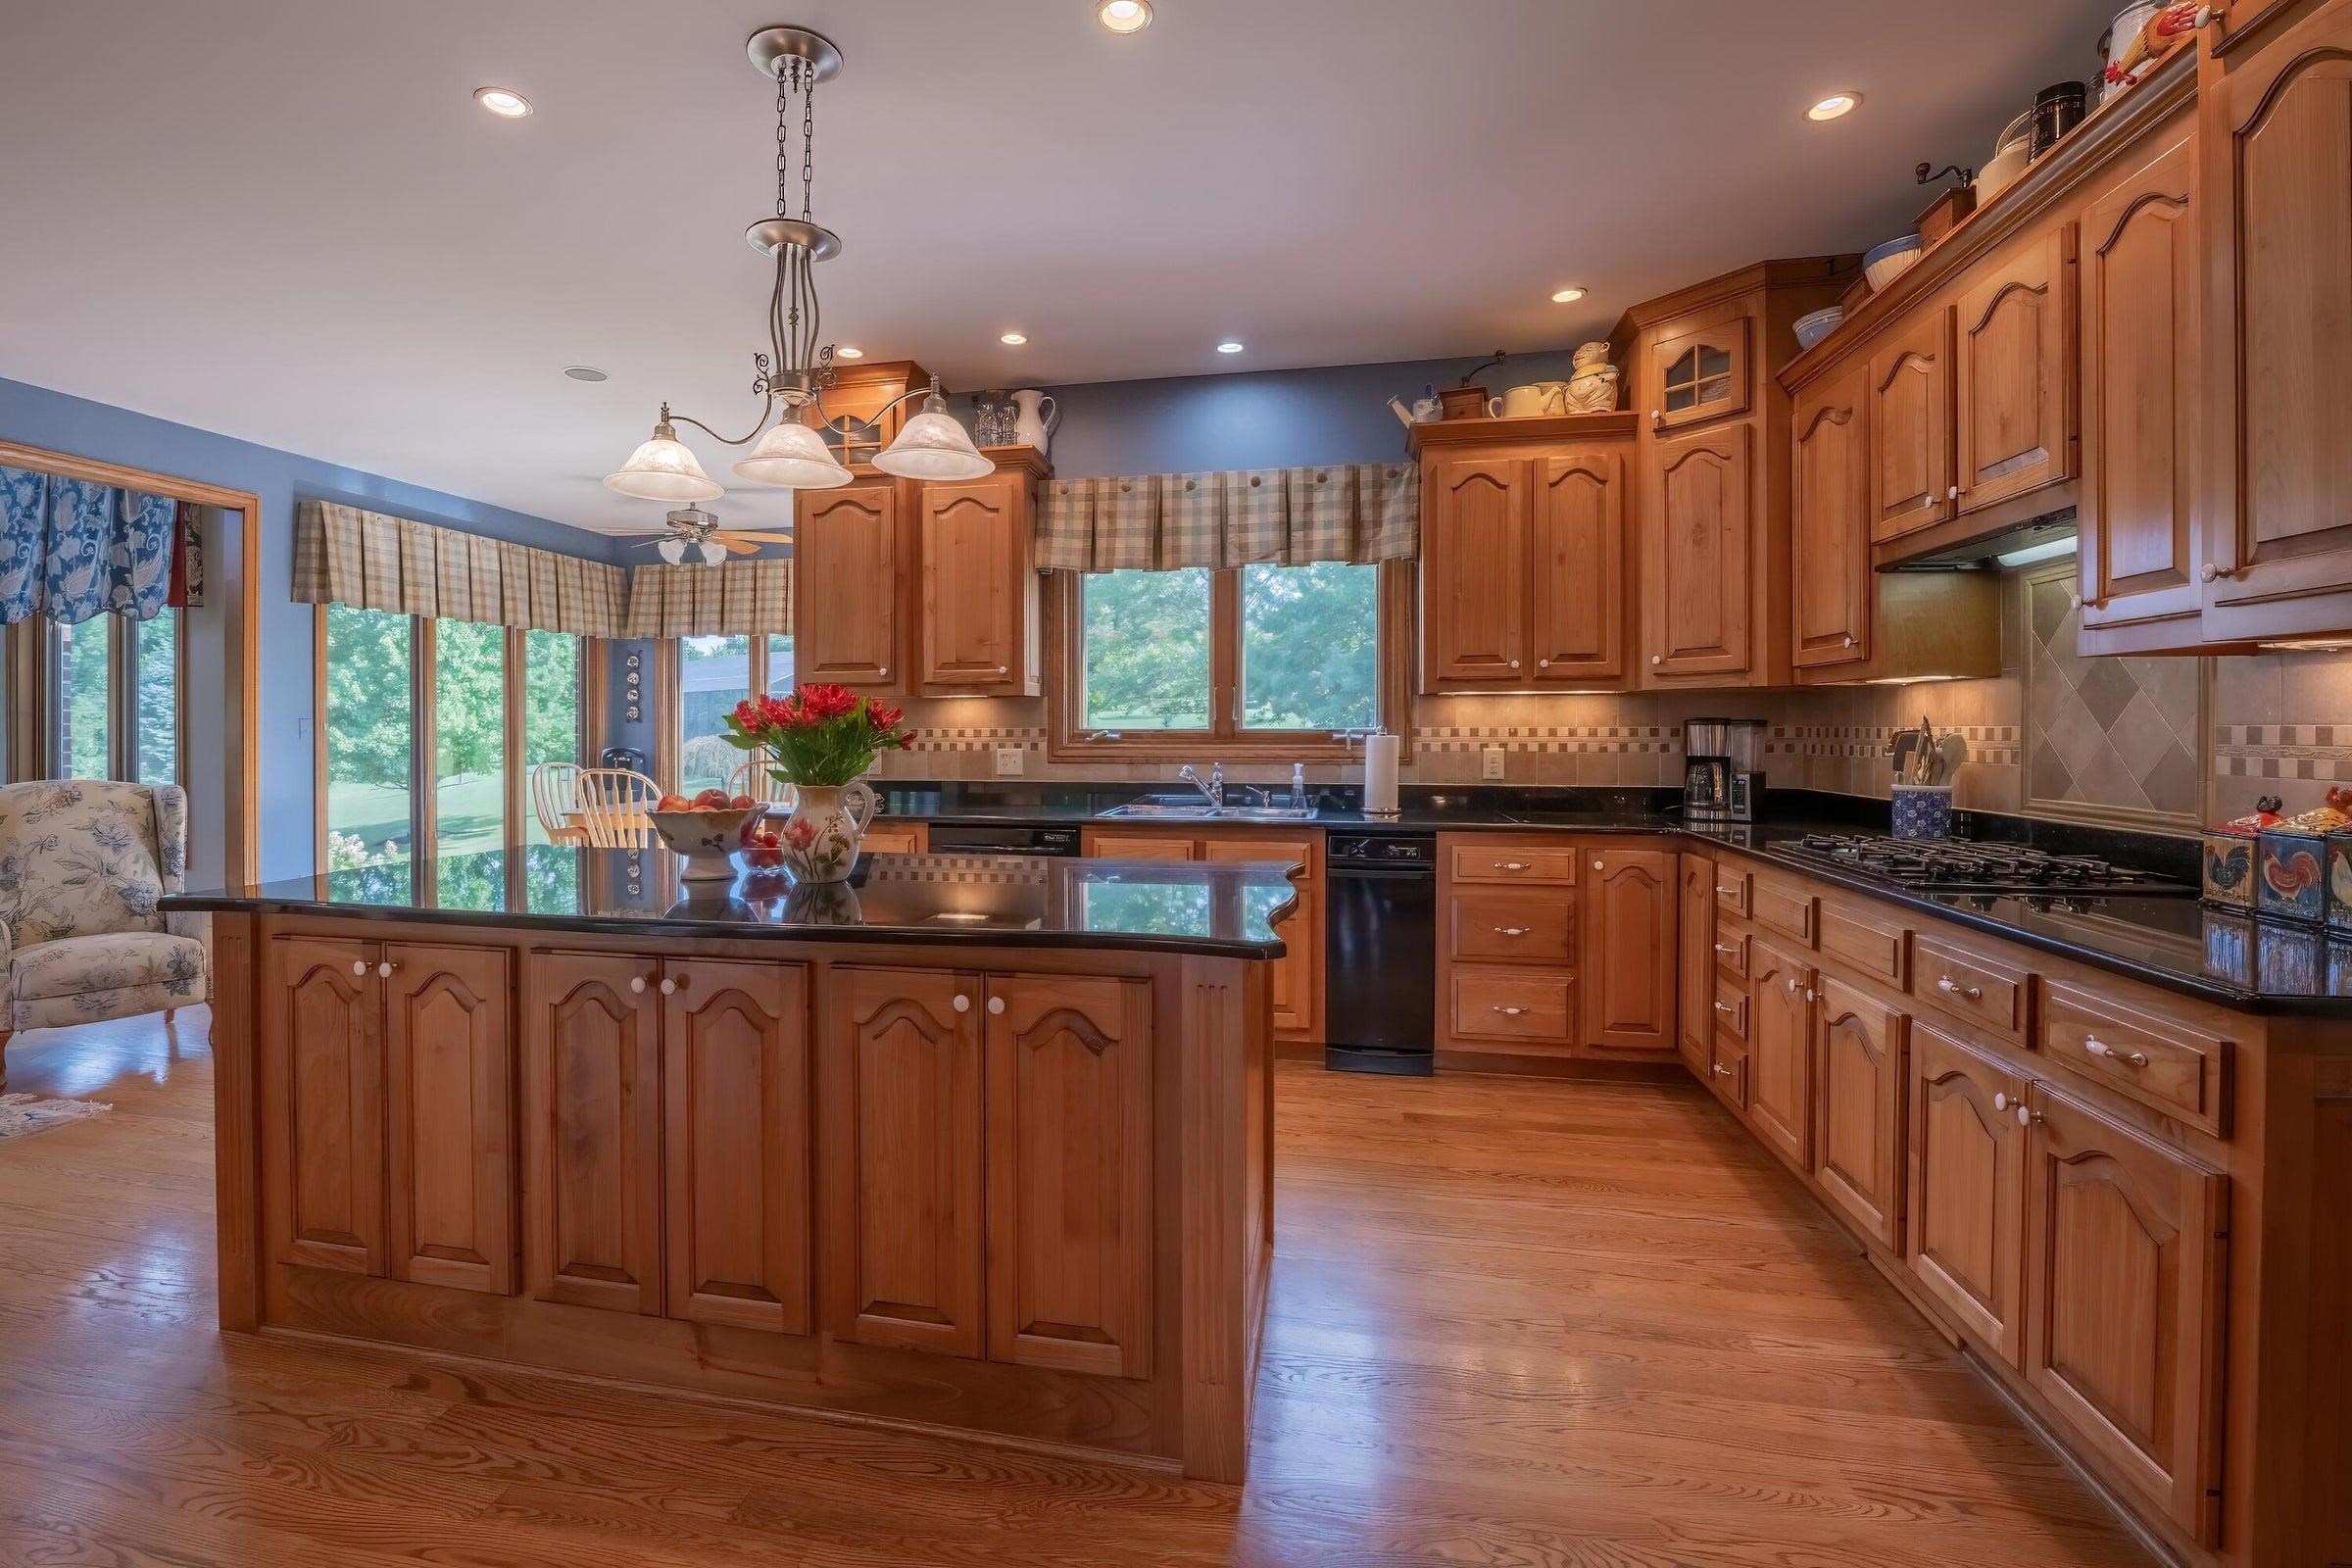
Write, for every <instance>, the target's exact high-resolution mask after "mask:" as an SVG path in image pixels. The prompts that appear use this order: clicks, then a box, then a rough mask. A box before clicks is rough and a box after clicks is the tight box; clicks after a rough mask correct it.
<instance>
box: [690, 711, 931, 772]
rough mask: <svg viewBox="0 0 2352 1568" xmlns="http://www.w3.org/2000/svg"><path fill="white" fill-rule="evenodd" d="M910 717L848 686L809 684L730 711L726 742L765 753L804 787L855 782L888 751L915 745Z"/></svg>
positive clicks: (775, 769)
mask: <svg viewBox="0 0 2352 1568" xmlns="http://www.w3.org/2000/svg"><path fill="white" fill-rule="evenodd" d="M906 718H907V715H906V713H905V712H903V711H901V710H899V709H896V708H884V707H882V706H880V705H879V704H876V703H875V702H873V701H872V700H871V699H869V698H864V697H860V696H858V694H857V693H856V692H854V691H851V690H850V689H849V688H848V687H847V686H829V685H815V686H804V687H802V688H801V689H800V690H799V691H796V692H794V693H793V694H792V695H791V696H789V697H755V698H753V699H751V700H750V701H748V702H741V703H737V704H736V705H735V711H733V712H732V713H729V714H728V715H727V740H728V742H729V743H730V744H732V745H734V746H736V747H738V748H739V749H741V750H743V751H747V752H756V753H760V754H762V755H764V756H765V757H766V758H767V759H768V761H769V763H770V766H769V768H768V773H769V775H770V776H771V777H773V778H774V779H776V780H777V781H778V782H779V783H784V784H793V785H798V786H800V787H802V788H804V789H806V788H809V787H812V786H813V787H818V788H822V787H824V786H826V785H842V784H851V783H855V782H856V781H857V780H858V779H859V778H862V777H864V776H865V774H866V773H868V772H870V771H871V770H872V768H873V765H874V759H875V758H876V757H877V756H879V755H880V754H882V753H883V752H886V751H891V750H894V749H895V750H899V751H904V750H906V749H907V747H909V746H912V745H913V744H914V732H913V731H911V730H908V729H905V728H903V727H902V726H903V725H904V724H905V722H906Z"/></svg>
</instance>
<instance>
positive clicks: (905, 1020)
mask: <svg viewBox="0 0 2352 1568" xmlns="http://www.w3.org/2000/svg"><path fill="white" fill-rule="evenodd" d="M833 979H834V983H835V985H836V986H837V987H838V988H839V990H840V994H841V997H842V1002H841V1004H840V1005H839V1007H838V1008H837V1009H836V1017H837V1022H836V1024H835V1027H836V1028H838V1029H839V1030H840V1032H841V1036H840V1038H839V1040H838V1041H837V1043H836V1045H835V1047H834V1050H833V1056H834V1060H833V1063H832V1067H831V1069H830V1070H831V1071H833V1072H834V1073H835V1074H837V1076H838V1082H837V1083H836V1084H835V1086H834V1088H833V1090H832V1091H831V1093H833V1094H834V1095H836V1096H838V1097H839V1098H838V1099H836V1100H834V1101H832V1102H829V1103H828V1104H827V1105H826V1108H825V1120H826V1125H827V1128H828V1132H829V1136H830V1137H832V1138H834V1139H837V1140H839V1141H840V1143H841V1146H842V1147H843V1149H844V1150H845V1151H846V1160H845V1167H846V1168H842V1169H840V1170H839V1171H838V1180H837V1182H836V1184H835V1187H834V1193H833V1198H832V1201H831V1207H830V1210H829V1213H828V1218H827V1226H826V1228H827V1232H828V1240H827V1242H826V1249H825V1255H826V1259H827V1268H828V1271H829V1272H831V1273H832V1274H833V1276H834V1278H835V1280H836V1282H837V1283H836V1284H835V1285H834V1286H833V1287H830V1288H829V1289H830V1290H832V1291H838V1292H839V1293H840V1294H839V1295H838V1296H829V1297H828V1299H831V1300H832V1301H833V1302H834V1306H833V1308H832V1310H831V1316H832V1318H833V1320H834V1323H835V1330H834V1331H835V1332H836V1333H838V1334H839V1335H841V1337H842V1338H844V1339H850V1340H856V1341H858V1342H860V1343H861V1344H865V1345H885V1346H894V1347H897V1348H902V1349H914V1350H943V1351H947V1352H949V1353H952V1354H955V1355H974V1356H976V1355H979V1354H981V1353H982V1352H983V1351H984V1350H985V1348H986V1346H985V1344H984V1342H983V1340H982V1338H981V1273H982V1263H983V1257H984V1246H985V1242H984V1236H983V1232H982V1228H981V1227H982V1214H983V1208H982V1204H983V1197H982V1183H981V1167H980V1150H981V1098H980V1097H981V1072H980V1014H979V1010H978V1008H979V998H980V982H979V979H978V977H976V976H972V975H960V974H952V973H947V972H944V971H940V970H928V969H857V968H841V969H836V970H834V971H833Z"/></svg>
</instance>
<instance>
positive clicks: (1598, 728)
mask: <svg viewBox="0 0 2352 1568" xmlns="http://www.w3.org/2000/svg"><path fill="white" fill-rule="evenodd" d="M1491 746H1498V747H1500V748H1502V749H1503V750H1504V751H1506V752H1552V753H1561V752H1567V753H1578V752H1584V753H1595V754H1602V755H1612V756H1624V755H1637V756H1653V757H1670V756H1673V755H1675V754H1677V753H1679V752H1681V751H1682V749H1683V738H1682V735H1681V733H1680V732H1679V730H1675V729H1669V728H1667V727H1666V726H1665V725H1663V724H1562V725H1558V726H1556V727H1548V728H1547V727H1544V726H1540V725H1532V724H1495V725H1462V726H1439V727H1433V728H1427V729H1415V730H1414V731H1413V748H1414V750H1415V752H1421V751H1430V752H1441V753H1443V752H1476V751H1484V750H1485V749H1487V748H1488V747H1491Z"/></svg>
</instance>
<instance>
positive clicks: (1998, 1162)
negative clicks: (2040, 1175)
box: [1903, 1022, 2026, 1368]
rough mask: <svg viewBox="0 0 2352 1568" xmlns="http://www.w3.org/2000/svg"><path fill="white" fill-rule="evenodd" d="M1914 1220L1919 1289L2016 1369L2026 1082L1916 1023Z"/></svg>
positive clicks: (2021, 1332)
mask: <svg viewBox="0 0 2352 1568" xmlns="http://www.w3.org/2000/svg"><path fill="white" fill-rule="evenodd" d="M1909 1076H1910V1093H1911V1103H1910V1148H1909V1150H1908V1155H1909V1164H1910V1195H1909V1201H1908V1211H1909V1219H1910V1224H1909V1226H1908V1228H1907V1229H1906V1231H1905V1233H1904V1244H1903V1247H1904V1257H1905V1259H1906V1260H1907V1261H1908V1262H1909V1263H1910V1265H1911V1273H1912V1276H1913V1278H1914V1279H1916V1280H1917V1281H1918V1282H1919V1287H1920V1289H1921V1290H1923V1291H1925V1292H1926V1293H1927V1294H1928V1296H1929V1297H1931V1298H1933V1299H1934V1300H1935V1301H1936V1304H1937V1305H1938V1306H1940V1307H1942V1308H1943V1310H1944V1311H1946V1312H1948V1313H1950V1314H1951V1316H1952V1318H1953V1319H1954V1320H1955V1321H1956V1322H1958V1323H1959V1324H1960V1325H1961V1326H1962V1327H1964V1328H1966V1329H1967V1330H1968V1331H1969V1333H1970V1334H1971V1335H1973V1336H1974V1337H1975V1338H1976V1339H1977V1341H1978V1343H1980V1344H1982V1345H1984V1346H1985V1347H1986V1348H1989V1349H1990V1350H1992V1351H1993V1352H1994V1353H1995V1354H1997V1355H1999V1356H2000V1358H2001V1359H2002V1360H2004V1361H2006V1362H2008V1363H2009V1365H2011V1366H2013V1367H2021V1368H2022V1367H2023V1366H2024V1364H2025V1359H2024V1346H2025V1316H2024V1307H2023V1302H2024V1294H2023V1293H2024V1287H2023V1285H2022V1283H2021V1281H2022V1275H2023V1270H2024V1264H2025V1256H2026V1248H2025V1217H2026V1209H2025V1172H2026V1165H2025V1144H2026V1138H2025V1129H2024V1128H2023V1127H2021V1126H2020V1125H2019V1123H2018V1110H2019V1108H2020V1106H2022V1105H2023V1103H2024V1096H2025V1084H2024V1081H2023V1080H2021V1079H2020V1078H2018V1077H2017V1076H2015V1075H2014V1074H2012V1073H2011V1072H2010V1071H2009V1070H2008V1069H2007V1068H2006V1067H2004V1066H2002V1065H2001V1064H2000V1063H1999V1062H1998V1061H1996V1060H1995V1059H1994V1058H1992V1057H1991V1056H1989V1055H1987V1054H1984V1053H1982V1052H1979V1051H1975V1050H1973V1049H1971V1048H1970V1047H1968V1046H1966V1045H1964V1044H1962V1043H1961V1041H1960V1039H1959V1037H1958V1036H1956V1035H1953V1034H1950V1033H1947V1032H1946V1031H1945V1030H1943V1029H1942V1028H1940V1027H1938V1026H1935V1025H1931V1024H1928V1023H1926V1022H1915V1023H1914V1025H1913V1027H1912V1030H1911V1068H1910V1075H1909Z"/></svg>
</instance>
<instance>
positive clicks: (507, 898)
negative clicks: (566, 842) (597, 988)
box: [163, 845, 1296, 958]
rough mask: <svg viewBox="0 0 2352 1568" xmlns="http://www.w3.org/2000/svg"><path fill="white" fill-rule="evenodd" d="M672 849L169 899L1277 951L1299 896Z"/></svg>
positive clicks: (917, 862)
mask: <svg viewBox="0 0 2352 1568" xmlns="http://www.w3.org/2000/svg"><path fill="white" fill-rule="evenodd" d="M681 863H682V862H681V861H680V860H679V858H677V857H676V856H673V855H671V854H670V853H669V852H668V851H666V850H663V849H660V848H655V849H649V850H644V851H628V850H579V849H559V848H553V847H550V846H547V845H532V846H531V847H529V848H528V849H526V850H523V851H521V852H519V854H518V855H510V854H508V853H505V852H499V851H489V852H485V853H482V854H476V855H463V856H455V857H449V858H443V859H441V860H440V861H438V862H435V861H432V860H429V859H428V860H419V861H415V862H411V863H404V864H398V865H376V866H363V867H360V868H358V869H356V870H347V871H330V872H328V873H327V874H325V875H324V876H319V877H308V876H305V877H293V878H290V879H288V880H285V881H282V882H266V883H263V884H261V885H260V886H258V887H250V888H242V887H240V888H227V889H223V890H220V891H217V892H210V893H188V894H178V895H173V896H172V897H168V898H166V899H165V900H164V901H163V907H164V908H165V909H167V910H170V909H193V910H226V911H234V912H239V913H269V914H314V915H336V916H359V917H362V918H376V919H403V920H406V919H415V920H427V921H433V922H447V923H454V924H462V925H479V926H505V927H516V926H520V927H528V928H534V929H541V930H551V931H596V932H604V933H612V934H619V935H630V936H662V937H680V936H705V937H729V938H739V939H740V938H746V937H755V938H756V937H775V938H782V939H788V940H792V941H796V942H797V941H819V942H827V941H838V942H919V943H942V944H963V945H973V946H981V947H992V948H1004V947H1046V948H1097V949H1112V950H1124V951H1145V952H1162V953H1186V954H1198V955H1203V956H1213V957H1241V958H1276V957H1280V956H1282V955H1283V952H1284V947H1283V942H1282V939H1281V937H1280V936H1278V935H1277V934H1276V933H1275V932H1274V930H1273V928H1272V917H1273V916H1274V915H1276V914H1278V913H1280V912H1282V911H1283V910H1285V909H1286V908H1287V907H1289V906H1290V904H1291V902H1292V900H1293V898H1294V896H1295V893H1296V890H1295V888H1294V887H1293V886H1292V884H1291V881H1290V878H1289V876H1288V871H1289V869H1290V868H1289V867H1286V866H1283V865H1280V864H1277V863H1273V862H1266V863H1250V862H1226V863H1217V864H1207V863H1170V862H1164V861H1149V860H1084V859H1052V858H1031V857H1001V858H977V857H970V856H956V855H869V856H866V857H865V858H862V859H861V860H860V861H859V862H858V869H857V871H856V873H855V874H854V875H853V876H852V877H851V879H850V880H849V881H848V882H846V883H841V884H837V885H829V886H820V885H817V884H813V883H811V884H807V885H803V886H795V885H793V884H792V883H791V882H790V881H788V880H787V879H786V878H785V877H784V876H783V875H782V873H780V872H776V873H759V874H755V875H752V876H749V877H745V878H742V879H739V880H738V881H736V882H734V883H732V884H726V883H681V882H680V881H679V879H678V868H679V866H680V865H681Z"/></svg>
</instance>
